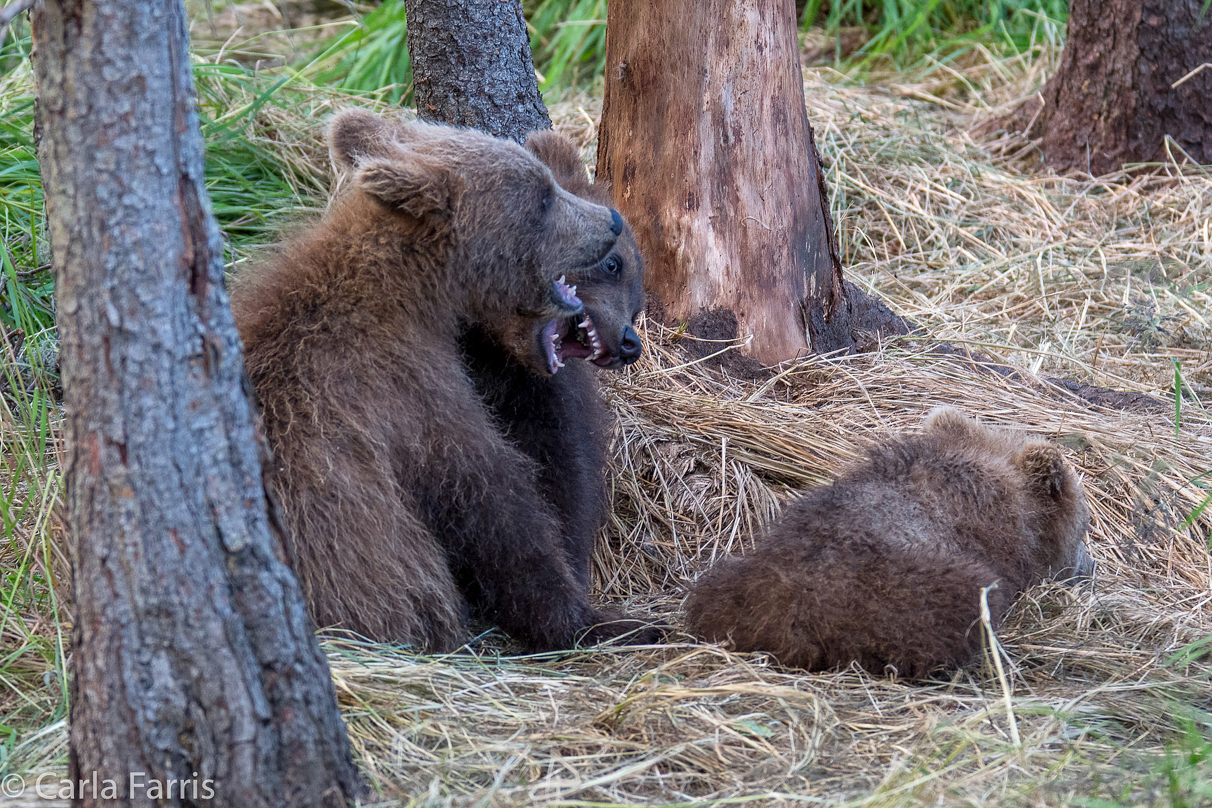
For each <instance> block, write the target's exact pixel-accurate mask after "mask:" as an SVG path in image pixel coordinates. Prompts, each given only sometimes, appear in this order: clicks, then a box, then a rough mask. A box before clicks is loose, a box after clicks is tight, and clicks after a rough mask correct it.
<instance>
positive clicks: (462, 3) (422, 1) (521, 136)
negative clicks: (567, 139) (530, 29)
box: [404, 0, 551, 143]
mask: <svg viewBox="0 0 1212 808" xmlns="http://www.w3.org/2000/svg"><path fill="white" fill-rule="evenodd" d="M404 8H405V13H406V15H407V17H408V53H409V57H410V58H411V60H412V75H413V97H414V98H415V99H416V102H417V114H418V115H419V116H420V117H421V118H423V119H425V120H428V121H436V122H438V123H449V124H454V125H456V126H469V127H474V128H476V129H480V130H482V131H484V132H488V133H489V134H491V135H494V136H496V137H502V138H509V139H510V140H514V141H517V142H518V143H522V142H524V141H525V140H526V133H528V132H533V131H534V130H536V129H550V128H551V119H550V118H548V117H547V107H545V106H544V105H543V98H542V96H541V95H539V85H538V80H537V79H536V77H535V73H534V60H533V57H532V56H531V53H530V38H529V36H528V35H527V33H526V20H525V18H524V17H523V16H522V4H521V2H520V0H405V3H404Z"/></svg>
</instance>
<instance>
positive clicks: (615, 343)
mask: <svg viewBox="0 0 1212 808" xmlns="http://www.w3.org/2000/svg"><path fill="white" fill-rule="evenodd" d="M526 149H527V150H528V151H530V152H531V153H532V154H534V155H535V156H537V157H538V158H539V159H540V160H542V161H543V162H544V163H545V164H546V165H547V167H548V168H550V169H551V173H552V175H553V176H554V177H555V179H556V182H558V183H560V185H561V186H562V187H563V188H564V190H566V191H570V192H571V193H573V194H575V195H576V196H579V197H581V198H582V199H587V200H589V201H591V202H596V203H598V204H600V205H605V206H609V205H610V195H609V194H608V193H607V191H606V189H605V187H603V186H602V185H598V184H595V183H590V182H589V180H588V178H587V176H586V174H585V168H584V166H583V165H582V164H581V160H580V156H579V155H578V154H577V150H576V147H575V146H573V144H572V142H571V141H569V140H568V139H567V138H565V137H563V136H561V135H559V134H557V133H555V132H551V131H547V132H533V133H531V135H530V137H528V138H527V139H526ZM643 273H644V269H643V263H642V262H641V259H640V251H639V247H638V246H637V245H636V242H635V236H634V235H633V234H632V232H631V228H630V227H628V226H627V225H626V223H624V226H623V232H622V233H620V234H619V239H618V241H617V242H615V245H614V249H612V250H611V251H610V252H609V253H607V254H606V256H605V257H604V258H603V259H602V260H601V261H599V262H598V263H597V264H596V265H594V266H593V267H589V268H588V269H587V270H586V271H583V272H581V273H578V274H577V275H576V276H575V281H576V286H577V295H578V297H580V299H581V301H582V302H583V303H584V304H585V313H584V315H583V316H582V317H580V318H578V319H577V320H575V321H573V322H568V323H565V324H563V325H562V327H561V330H560V332H559V333H558V334H557V337H558V339H559V348H558V354H557V356H556V359H557V361H559V362H560V363H561V365H563V363H564V362H565V361H567V366H566V367H562V369H560V371H559V372H558V373H556V374H553V375H547V374H539V373H534V372H533V371H532V370H530V369H529V368H528V367H526V366H525V365H524V364H523V363H521V362H518V361H517V360H515V359H513V358H512V356H511V355H510V353H509V351H508V349H507V348H506V347H505V346H503V345H501V344H500V343H498V342H497V341H496V340H495V339H494V338H493V337H492V335H491V334H490V333H488V332H487V331H486V330H485V329H483V328H478V327H473V328H470V329H469V330H468V332H467V333H466V334H465V335H464V337H463V352H464V359H465V361H466V363H467V367H468V371H469V373H470V374H471V379H472V382H473V383H474V384H475V386H476V390H477V391H478V392H479V393H480V395H481V396H482V397H483V399H484V402H485V404H486V405H487V406H488V409H489V411H490V412H491V413H492V414H493V416H494V417H495V418H496V419H497V423H498V424H499V425H500V427H501V430H502V432H503V433H504V434H505V436H506V438H507V439H509V440H510V441H511V442H512V443H514V444H515V445H516V446H517V447H518V448H519V449H521V450H522V451H523V452H525V453H526V454H528V455H529V456H530V457H532V458H533V459H534V460H535V462H536V463H538V466H539V490H540V492H541V493H542V494H543V496H544V497H545V498H546V499H547V501H548V503H549V504H550V505H551V506H552V509H553V511H554V513H555V514H556V516H557V517H558V518H559V519H560V522H561V525H562V529H563V535H564V547H565V551H566V552H567V554H568V559H569V563H571V564H572V568H573V572H574V573H575V574H576V575H577V577H578V579H579V580H580V582H581V584H582V585H583V587H584V588H585V589H586V591H588V588H589V565H590V558H591V557H592V555H593V546H594V540H595V538H596V536H597V532H598V529H599V528H600V527H601V524H602V519H603V517H604V516H605V513H606V506H607V490H606V456H607V451H608V449H609V446H610V435H611V430H612V421H611V418H610V416H609V413H608V412H607V410H606V407H605V405H604V403H603V402H602V398H601V394H600V393H599V392H598V382H597V379H596V371H595V370H594V366H596V367H599V368H607V369H617V368H621V367H623V366H625V365H629V364H631V363H632V362H634V361H636V360H637V359H639V357H640V353H641V351H642V345H641V343H640V338H639V335H637V334H636V332H635V329H634V328H632V326H633V324H634V323H635V319H636V317H637V316H638V315H639V313H640V310H641V309H642V308H643V305H644V274H643ZM570 277H571V276H570ZM572 360H577V361H572Z"/></svg>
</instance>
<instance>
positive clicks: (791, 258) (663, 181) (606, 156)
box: [597, 0, 905, 365]
mask: <svg viewBox="0 0 1212 808" xmlns="http://www.w3.org/2000/svg"><path fill="white" fill-rule="evenodd" d="M600 132H601V134H600V140H599V142H598V166H597V174H598V177H599V178H601V179H604V180H607V181H609V182H610V183H611V184H612V191H613V194H614V199H615V202H616V203H617V204H618V206H619V208H620V210H621V211H622V212H623V213H624V214H626V215H627V217H628V220H629V221H630V222H631V224H632V227H633V228H634V229H635V232H636V238H637V239H638V240H639V244H640V249H641V251H642V252H643V253H644V258H645V260H646V262H647V270H646V271H647V279H648V290H649V292H650V294H651V295H652V297H653V298H654V299H655V302H656V304H657V306H656V308H657V310H658V311H657V313H658V314H659V315H661V316H664V317H666V318H668V319H671V320H674V321H682V322H686V323H689V324H691V327H692V329H693V328H694V324H695V323H696V322H702V321H704V320H707V321H711V320H714V321H717V322H718V321H721V320H727V321H729V322H731V320H732V319H733V317H735V321H736V323H737V330H738V332H739V336H742V337H743V336H747V335H752V337H753V341H752V343H751V345H750V348H749V351H750V353H751V354H752V355H753V356H754V357H755V358H756V359H758V360H759V361H760V362H762V363H764V364H768V365H770V364H775V363H777V362H781V361H783V360H787V359H793V358H795V357H796V356H798V355H800V354H802V353H804V352H805V351H807V350H809V349H811V350H814V351H817V352H828V351H836V350H842V351H847V352H848V351H852V350H854V349H855V348H856V339H857V341H858V342H859V343H862V342H863V335H862V334H861V333H859V332H861V331H863V330H866V329H870V330H874V331H891V332H895V333H904V331H905V326H904V323H902V322H901V321H900V320H899V319H898V318H896V317H895V316H894V315H892V313H891V312H889V311H888V309H887V308H886V307H884V306H883V305H882V304H880V303H879V302H878V301H874V300H871V299H870V298H868V297H867V296H866V295H864V294H862V293H861V292H859V290H857V289H854V288H853V287H851V286H849V285H848V284H846V283H845V282H844V281H843V278H842V269H841V264H840V262H839V260H838V256H837V248H836V246H835V241H834V236H833V224H832V221H831V219H830V216H829V209H828V204H827V200H826V193H825V184H824V177H823V176H822V173H821V165H820V160H819V157H818V155H817V151H816V145H815V143H814V142H813V138H812V129H811V127H809V125H808V116H807V113H806V110H805V108H804V84H803V76H802V74H801V72H800V61H799V48H798V40H797V36H796V18H795V3H794V1H793V0H663V1H662V2H659V3H654V2H650V0H612V1H611V3H610V4H609V6H608V12H607V26H606V98H605V103H604V106H603V109H602V123H601V129H600Z"/></svg>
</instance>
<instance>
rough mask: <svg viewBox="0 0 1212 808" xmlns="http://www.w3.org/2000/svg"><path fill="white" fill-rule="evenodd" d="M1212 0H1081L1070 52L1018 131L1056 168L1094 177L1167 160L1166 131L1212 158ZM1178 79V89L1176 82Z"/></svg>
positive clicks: (1199, 157)
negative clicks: (1208, 3)
mask: <svg viewBox="0 0 1212 808" xmlns="http://www.w3.org/2000/svg"><path fill="white" fill-rule="evenodd" d="M1204 6H1205V2H1204V0H1072V3H1070V7H1069V28H1068V34H1067V36H1066V39H1065V50H1064V53H1063V54H1062V56H1061V64H1060V67H1059V68H1058V69H1057V71H1056V74H1055V75H1054V76H1052V78H1051V79H1049V81H1048V83H1047V85H1046V86H1045V87H1044V89H1043V91H1042V93H1041V98H1042V107H1041V101H1040V99H1039V98H1036V99H1032V100H1031V101H1029V102H1028V103H1027V104H1024V105H1023V107H1021V108H1020V109H1019V110H1018V111H1017V112H1016V113H1014V114H1013V115H1012V116H1011V118H1010V119H1009V120H1008V121H1007V125H1008V127H1009V128H1012V129H1018V130H1022V129H1024V128H1026V127H1028V126H1030V129H1029V130H1028V131H1027V134H1028V136H1030V137H1035V138H1039V145H1040V148H1041V150H1042V151H1043V153H1044V157H1045V158H1046V159H1047V160H1048V162H1049V163H1050V164H1051V165H1053V166H1054V167H1055V168H1057V169H1059V170H1062V171H1065V170H1078V171H1084V172H1088V173H1091V174H1094V175H1099V174H1105V173H1108V172H1111V171H1117V170H1119V169H1120V168H1121V167H1122V166H1123V164H1124V163H1131V162H1141V161H1149V160H1164V159H1166V153H1167V150H1166V145H1165V139H1166V137H1169V138H1171V139H1172V140H1173V141H1174V145H1176V146H1177V147H1178V148H1177V149H1175V148H1171V150H1170V154H1171V155H1172V156H1173V157H1174V159H1177V160H1180V161H1181V160H1183V159H1184V158H1183V155H1182V153H1181V152H1180V151H1179V149H1181V150H1182V151H1183V152H1186V154H1187V155H1188V156H1189V157H1190V158H1191V159H1193V160H1195V161H1196V162H1199V163H1203V164H1210V163H1212V67H1209V68H1204V69H1203V70H1200V72H1198V73H1195V74H1194V75H1192V76H1190V77H1188V78H1187V79H1186V80H1185V81H1182V80H1183V78H1184V77H1187V76H1188V74H1189V73H1191V71H1193V70H1196V69H1198V68H1199V67H1200V66H1201V65H1204V64H1207V63H1212V12H1209V13H1207V14H1204V13H1203V12H1204ZM1180 81H1181V82H1182V83H1181V84H1178V86H1177V87H1171V85H1173V84H1175V83H1177V82H1180Z"/></svg>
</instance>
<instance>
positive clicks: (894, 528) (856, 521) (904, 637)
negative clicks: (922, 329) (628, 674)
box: [686, 409, 1093, 678]
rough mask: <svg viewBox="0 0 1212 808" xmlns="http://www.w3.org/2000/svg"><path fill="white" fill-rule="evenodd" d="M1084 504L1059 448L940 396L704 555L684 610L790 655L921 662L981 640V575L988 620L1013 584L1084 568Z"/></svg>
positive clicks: (961, 653)
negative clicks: (758, 532) (902, 432)
mask: <svg viewBox="0 0 1212 808" xmlns="http://www.w3.org/2000/svg"><path fill="white" fill-rule="evenodd" d="M1089 514H1090V512H1089V509H1088V507H1087V505H1086V499H1085V495H1084V494H1083V493H1082V487H1081V483H1080V481H1079V480H1078V478H1077V476H1076V474H1074V472H1073V469H1072V468H1071V467H1070V466H1069V465H1068V464H1067V463H1066V462H1065V460H1064V457H1063V455H1062V454H1061V451H1060V449H1058V448H1056V447H1055V446H1052V445H1050V444H1048V443H1045V442H1043V441H1039V440H1035V439H1032V438H1029V437H1027V436H1024V435H1021V434H1018V433H1015V432H1010V431H1007V430H1001V429H994V428H990V427H986V426H982V425H981V424H979V423H978V422H976V421H974V420H972V419H970V418H967V417H965V416H964V415H963V414H961V413H959V412H957V411H955V410H949V409H943V410H939V411H936V412H935V413H932V414H931V416H930V417H929V418H928V419H927V421H926V424H925V430H924V431H923V433H922V434H920V435H913V436H902V437H898V438H896V439H894V440H892V441H890V442H889V443H887V444H885V445H882V446H876V447H873V448H872V449H870V450H869V452H868V456H867V459H866V461H864V462H862V463H859V464H857V465H856V466H854V467H853V468H851V469H850V470H849V471H848V472H846V473H845V474H843V475H842V476H841V477H840V478H839V479H838V480H837V481H836V482H835V483H833V484H832V485H830V486H827V487H824V488H820V489H817V490H815V491H813V492H811V493H809V494H807V495H806V496H804V497H803V498H801V499H799V500H797V501H795V502H793V503H791V504H790V505H788V507H787V509H786V511H785V512H784V513H783V515H782V518H781V519H779V520H778V521H777V522H776V523H775V524H774V525H772V526H771V527H770V528H769V529H768V530H767V531H766V533H765V535H763V536H762V537H761V538H760V539H759V540H758V542H757V547H756V549H755V550H754V551H753V552H751V553H750V554H749V555H747V556H745V557H744V558H733V559H728V560H726V561H724V562H723V563H721V564H719V565H717V566H716V567H714V568H713V569H711V570H709V571H708V572H707V573H706V574H705V575H704V576H703V577H702V578H701V579H700V580H699V582H698V583H697V585H696V586H695V587H694V588H693V591H692V592H691V595H690V598H689V600H688V601H687V606H686V609H687V623H688V625H689V627H690V629H691V630H692V631H693V632H695V633H696V634H699V635H700V636H703V637H706V638H707V639H709V640H713V641H723V640H731V642H732V643H733V644H734V646H735V647H736V648H737V649H738V650H742V651H769V652H771V653H773V654H774V655H775V656H776V657H777V658H778V659H779V660H780V661H781V662H782V663H784V664H786V665H791V666H794V667H802V668H807V669H809V670H823V669H828V668H833V667H838V666H845V665H849V664H850V663H852V662H857V663H858V664H859V665H861V666H862V667H863V668H865V669H867V670H868V671H871V672H874V673H881V672H883V671H884V670H885V669H886V668H891V669H894V670H895V671H896V672H898V673H899V674H900V675H901V676H905V677H908V678H920V677H923V676H925V675H927V674H928V673H930V672H931V671H935V670H938V669H946V668H955V667H958V666H960V665H962V664H964V663H965V662H967V661H968V660H969V659H971V658H972V656H973V655H974V654H975V653H976V652H977V651H978V650H979V649H980V647H981V628H980V624H979V620H980V590H981V588H982V587H990V586H993V585H994V584H995V583H996V588H994V589H991V590H990V591H989V593H988V603H989V610H990V614H991V617H992V620H993V622H994V625H996V624H997V623H998V622H1000V621H1001V619H1002V618H1003V617H1004V616H1005V614H1006V611H1007V609H1008V608H1009V606H1010V604H1011V602H1012V601H1013V600H1014V598H1015V596H1016V595H1017V594H1018V593H1019V592H1021V591H1022V590H1023V589H1025V588H1026V587H1028V586H1031V585H1032V584H1034V583H1037V582H1039V581H1041V580H1043V579H1044V578H1047V577H1051V576H1056V577H1069V576H1084V575H1089V574H1090V573H1091V572H1092V571H1093V563H1092V562H1091V560H1090V557H1089V556H1088V555H1087V553H1086V547H1085V535H1086V531H1087V529H1088V528H1089V518H1090V517H1089Z"/></svg>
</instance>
